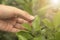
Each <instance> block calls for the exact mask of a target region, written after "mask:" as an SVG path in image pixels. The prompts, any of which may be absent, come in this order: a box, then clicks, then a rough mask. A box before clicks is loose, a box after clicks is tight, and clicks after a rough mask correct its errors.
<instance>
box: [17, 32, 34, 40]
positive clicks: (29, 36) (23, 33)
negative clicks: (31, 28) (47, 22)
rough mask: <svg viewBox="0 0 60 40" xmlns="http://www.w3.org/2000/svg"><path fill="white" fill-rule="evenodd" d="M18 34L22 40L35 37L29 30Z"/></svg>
mask: <svg viewBox="0 0 60 40" xmlns="http://www.w3.org/2000/svg"><path fill="white" fill-rule="evenodd" d="M17 36H18V37H19V39H21V40H29V39H31V38H33V36H32V35H31V34H30V33H29V32H27V31H20V32H18V33H17Z"/></svg>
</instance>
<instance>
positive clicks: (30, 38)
mask: <svg viewBox="0 0 60 40" xmlns="http://www.w3.org/2000/svg"><path fill="white" fill-rule="evenodd" d="M23 26H25V28H28V27H29V29H30V26H28V25H26V24H24V25H23ZM29 29H28V30H29ZM40 30H41V28H40V17H39V16H36V17H35V19H34V21H33V22H32V27H31V30H30V31H27V30H26V31H20V32H18V33H17V36H18V38H19V40H39V39H41V34H40Z"/></svg>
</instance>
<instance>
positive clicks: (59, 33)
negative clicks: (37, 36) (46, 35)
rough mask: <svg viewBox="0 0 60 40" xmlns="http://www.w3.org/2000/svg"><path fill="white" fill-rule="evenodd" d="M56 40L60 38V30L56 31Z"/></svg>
mask: <svg viewBox="0 0 60 40" xmlns="http://www.w3.org/2000/svg"><path fill="white" fill-rule="evenodd" d="M55 40H60V32H56V34H55Z"/></svg>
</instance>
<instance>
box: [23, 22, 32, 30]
mask: <svg viewBox="0 0 60 40" xmlns="http://www.w3.org/2000/svg"><path fill="white" fill-rule="evenodd" d="M22 25H23V26H24V28H25V29H27V30H29V31H31V30H32V27H31V26H30V25H29V24H28V23H23V24H22Z"/></svg>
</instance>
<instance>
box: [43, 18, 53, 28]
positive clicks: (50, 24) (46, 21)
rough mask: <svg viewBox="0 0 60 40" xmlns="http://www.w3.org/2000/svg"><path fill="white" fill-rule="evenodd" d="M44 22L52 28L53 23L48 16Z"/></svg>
mask: <svg viewBox="0 0 60 40" xmlns="http://www.w3.org/2000/svg"><path fill="white" fill-rule="evenodd" d="M43 23H44V25H45V26H47V27H48V28H52V27H53V24H52V22H51V21H50V20H48V19H47V18H45V19H43Z"/></svg>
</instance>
